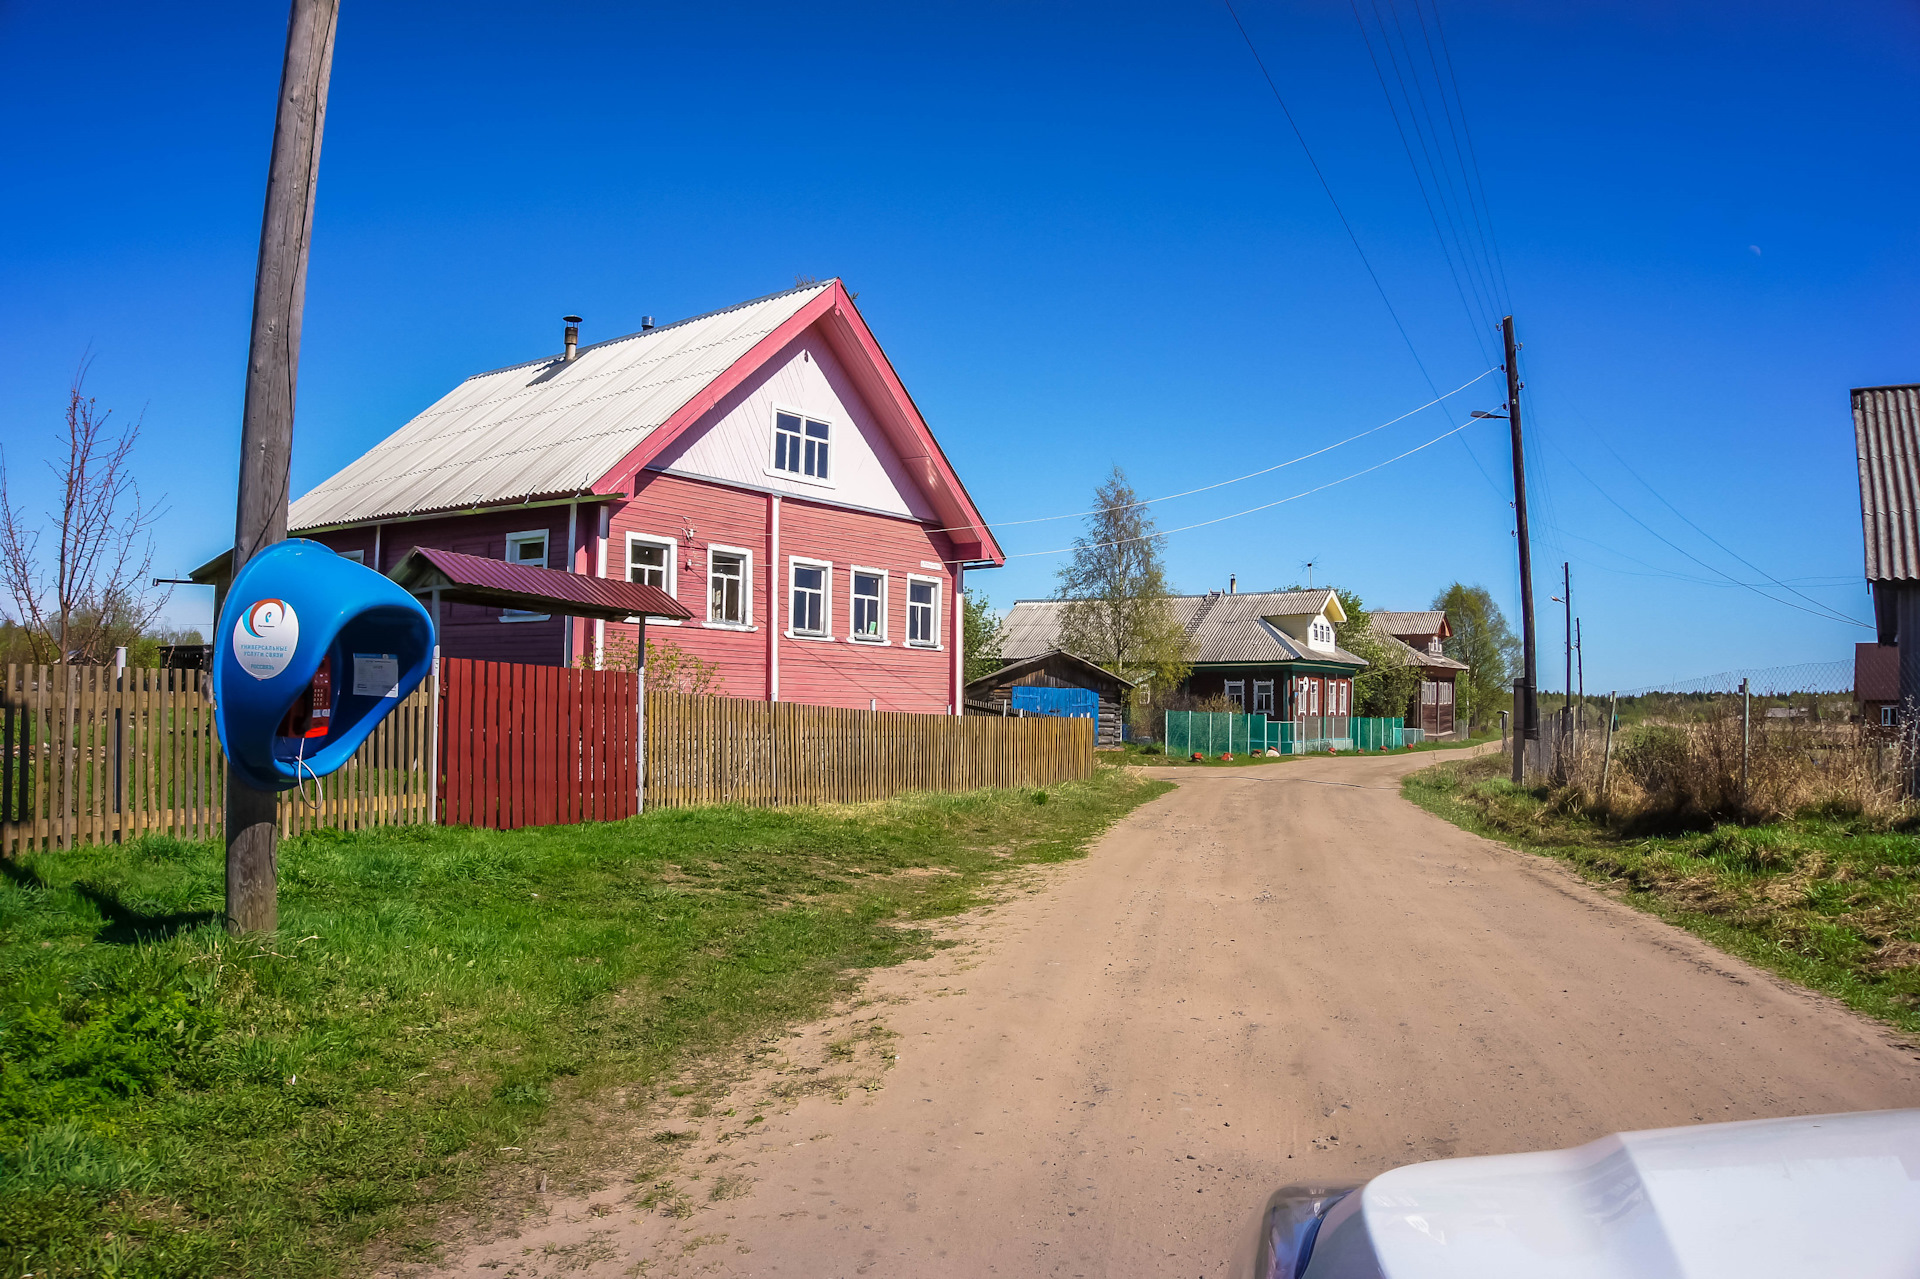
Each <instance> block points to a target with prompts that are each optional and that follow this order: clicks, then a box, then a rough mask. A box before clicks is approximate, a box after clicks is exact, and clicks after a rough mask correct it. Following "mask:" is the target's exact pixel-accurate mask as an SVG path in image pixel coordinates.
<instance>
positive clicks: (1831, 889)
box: [1402, 754, 1920, 1032]
mask: <svg viewBox="0 0 1920 1279" xmlns="http://www.w3.org/2000/svg"><path fill="white" fill-rule="evenodd" d="M1508 767H1509V761H1508V757H1507V756H1505V755H1498V754H1495V755H1483V756H1481V757H1480V758H1478V759H1471V760H1459V761H1449V762H1447V763H1444V764H1440V765H1437V766H1435V767H1433V768H1428V769H1423V770H1421V771H1420V772H1417V773H1413V774H1410V775H1409V776H1408V777H1407V778H1406V779H1405V780H1404V781H1403V782H1402V787H1403V790H1404V793H1405V794H1406V796H1407V798H1408V799H1410V800H1412V801H1413V802H1414V803H1416V804H1418V805H1419V806H1420V807H1422V808H1424V809H1426V810H1427V811H1428V812H1430V813H1433V814H1435V815H1436V816H1438V817H1441V818H1444V819H1445V820H1447V821H1450V822H1452V823H1454V824H1455V825H1456V826H1462V827H1464V828H1466V829H1467V830H1470V831H1473V832H1475V833H1477V834H1481V835H1486V836H1488V837H1490V838H1492V839H1497V840H1499V841H1501V842H1502V843H1505V844H1510V845H1512V846H1514V847H1516V848H1521V849H1525V850H1527V851H1529V852H1535V853H1543V854H1546V855H1548V856H1552V857H1557V858H1560V859H1561V860H1563V861H1566V862H1568V863H1570V864H1572V865H1573V866H1574V867H1575V868H1576V869H1578V870H1579V871H1580V873H1581V874H1582V875H1583V876H1585V877H1586V878H1587V879H1589V880H1591V881H1594V882H1596V883H1604V884H1608V885H1610V886H1616V887H1618V888H1620V889H1621V890H1623V892H1624V895H1625V899H1626V900H1627V901H1628V902H1630V903H1631V904H1633V905H1635V906H1638V907H1639V908H1641V909H1642V910H1646V911H1649V912H1651V913H1652V914H1655V915H1658V916H1659V917H1660V918H1662V919H1664V920H1666V921H1668V922H1669V923H1672V924H1677V925H1679V926H1680V927H1682V928H1685V929H1687V930H1688V931H1689V932H1692V933H1695V934H1697V935H1698V936H1700V937H1702V938H1704V939H1705V940H1707V941H1709V942H1711V943H1713V944H1714V945H1716V946H1718V947H1720V948H1721V949H1722V950H1725V951H1728V952H1730V953H1732V954H1734V955H1738V956H1739V957H1740V958H1742V959H1745V960H1747V961H1749V962H1751V963H1753V964H1756V965H1758V966H1760V967H1762V968H1765V969H1768V970H1769V971H1771V972H1774V973H1777V974H1779V975H1780V976H1782V977H1786V978H1788V979H1790V980H1793V981H1796V982H1799V983H1801V984H1802V985H1805V986H1809V987H1812V988H1813V989H1815V990H1819V991H1824V992H1825V993H1827V994H1829V995H1833V996H1835V997H1837V998H1839V999H1841V1000H1843V1001H1845V1002H1846V1003H1847V1004H1848V1005H1849V1006H1850V1007H1852V1008H1855V1009H1857V1010H1858V1011H1860V1012H1863V1013H1867V1014H1869V1015H1871V1016H1874V1017H1878V1018H1881V1019H1882V1020H1884V1021H1887V1022H1890V1023H1891V1024H1893V1025H1894V1026H1896V1027H1898V1028H1900V1029H1901V1030H1904V1031H1908V1032H1920V838H1916V837H1915V836H1913V835H1911V834H1902V833H1899V832H1895V831H1889V830H1887V829H1885V828H1884V827H1883V826H1876V825H1875V824H1874V823H1873V822H1870V821H1866V820H1863V819H1860V818H1857V817H1847V816H1831V815H1821V814H1818V813H1807V814H1803V815H1801V816H1799V817H1797V818H1794V819H1792V820H1789V821H1783V822H1778V823H1775V824H1772V825H1767V826H1733V825H1721V826H1716V827H1714V828H1713V829H1711V830H1706V831H1696V832H1690V833H1686V834H1675V835H1669V836H1661V837H1648V838H1640V837H1629V836H1626V835H1623V834H1621V833H1619V832H1616V831H1612V830H1609V829H1607V828H1606V827H1604V826H1602V825H1600V824H1599V823H1598V822H1596V821H1594V820H1592V819H1591V818H1588V817H1586V816H1585V815H1583V814H1581V813H1579V812H1577V811H1572V810H1570V808H1569V807H1567V806H1562V805H1558V804H1556V803H1554V802H1553V797H1552V796H1551V794H1550V793H1549V792H1548V791H1547V790H1546V789H1544V788H1537V789H1528V788H1523V787H1519V786H1515V785H1514V784H1513V783H1512V782H1511V781H1510V780H1508V777H1507V772H1506V770H1507V768H1508Z"/></svg>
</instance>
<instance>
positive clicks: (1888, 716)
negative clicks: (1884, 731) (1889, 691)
mask: <svg viewBox="0 0 1920 1279" xmlns="http://www.w3.org/2000/svg"><path fill="white" fill-rule="evenodd" d="M1893 723H1894V721H1893V707H1891V706H1882V707H1881V708H1880V727H1882V728H1892V727H1893Z"/></svg>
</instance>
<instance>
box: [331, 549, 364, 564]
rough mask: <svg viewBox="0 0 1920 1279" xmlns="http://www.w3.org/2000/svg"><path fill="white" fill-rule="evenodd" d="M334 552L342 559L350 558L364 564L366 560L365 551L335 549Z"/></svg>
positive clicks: (356, 562)
mask: <svg viewBox="0 0 1920 1279" xmlns="http://www.w3.org/2000/svg"><path fill="white" fill-rule="evenodd" d="M334 554H335V555H338V556H339V557H340V558H341V559H343V560H352V561H353V562H354V563H355V564H365V563H366V562H367V553H366V552H365V551H335V552H334Z"/></svg>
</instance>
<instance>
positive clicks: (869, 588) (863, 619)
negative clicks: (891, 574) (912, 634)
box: [848, 568, 887, 644]
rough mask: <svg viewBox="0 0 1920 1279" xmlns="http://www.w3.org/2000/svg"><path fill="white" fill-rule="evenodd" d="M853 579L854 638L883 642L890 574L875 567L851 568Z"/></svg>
mask: <svg viewBox="0 0 1920 1279" xmlns="http://www.w3.org/2000/svg"><path fill="white" fill-rule="evenodd" d="M848 576H849V577H850V578H851V579H852V584H853V591H852V601H853V602H852V603H851V604H850V605H849V606H848V611H849V612H850V613H851V615H852V618H851V620H852V627H853V629H852V630H851V631H849V632H848V636H849V638H851V639H856V640H860V641H861V642H863V643H867V644H884V643H885V642H886V639H887V575H886V574H885V573H881V572H878V571H876V570H874V569H868V568H856V569H852V570H850V571H849V573H848Z"/></svg>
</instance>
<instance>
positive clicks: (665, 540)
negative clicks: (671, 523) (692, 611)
mask: <svg viewBox="0 0 1920 1279" xmlns="http://www.w3.org/2000/svg"><path fill="white" fill-rule="evenodd" d="M635 542H640V543H643V544H645V545H647V546H659V547H664V548H665V549H666V552H667V584H666V586H665V588H664V589H665V590H666V592H667V594H668V595H670V596H672V597H673V598H674V599H679V598H680V539H679V538H677V537H662V536H661V535H659V534H658V533H628V534H627V560H626V569H625V572H626V580H627V581H629V582H631V581H632V580H633V544H634V543H635ZM708 602H709V604H711V602H712V596H711V595H709V596H708ZM647 624H648V625H649V626H678V625H680V619H678V618H672V617H657V618H649V619H648V621H647Z"/></svg>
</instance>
